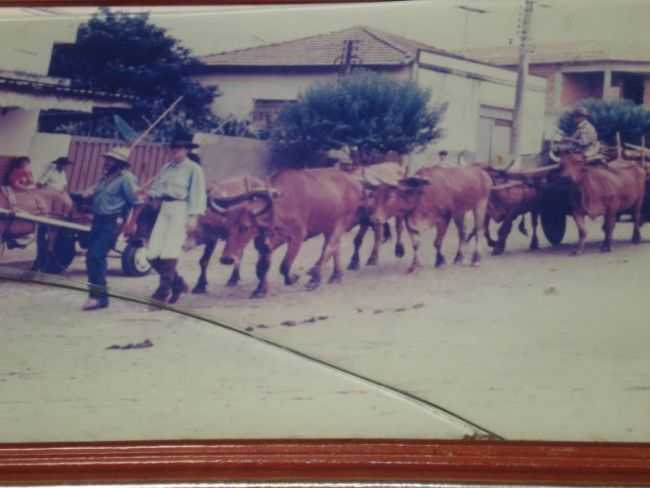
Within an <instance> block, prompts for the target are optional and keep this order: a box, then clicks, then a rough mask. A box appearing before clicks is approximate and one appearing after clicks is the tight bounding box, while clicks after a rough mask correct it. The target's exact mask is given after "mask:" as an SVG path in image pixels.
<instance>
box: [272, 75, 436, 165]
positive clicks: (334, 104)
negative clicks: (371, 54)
mask: <svg viewBox="0 0 650 488" xmlns="http://www.w3.org/2000/svg"><path fill="white" fill-rule="evenodd" d="M430 100H431V92H430V91H429V90H426V89H422V88H420V87H418V86H417V84H415V83H414V82H410V81H396V80H393V79H390V78H387V77H386V76H383V75H380V74H377V73H373V72H369V71H359V72H355V73H353V74H351V75H348V76H345V77H342V78H339V79H338V80H337V81H333V82H327V83H316V84H314V85H312V86H311V87H310V88H308V89H307V90H306V92H305V93H304V94H302V95H301V96H300V97H299V99H298V101H297V102H296V103H293V104H290V105H288V106H287V107H285V108H284V110H283V111H282V112H281V113H280V115H279V117H278V120H277V122H276V125H275V127H274V129H273V130H272V141H273V144H274V147H275V148H276V150H278V151H280V152H282V153H283V154H285V155H290V156H292V158H291V159H292V160H293V161H297V162H303V163H305V164H310V162H311V161H313V158H314V155H315V154H317V153H319V152H322V151H327V150H331V149H338V150H343V151H345V152H346V153H347V154H348V155H349V156H350V158H351V160H352V161H354V162H359V163H362V164H367V163H369V162H372V161H373V158H374V157H375V156H376V155H377V154H385V153H387V152H388V151H395V152H397V153H399V154H406V153H409V152H411V151H413V150H415V149H417V148H421V147H424V146H426V145H427V144H429V143H431V142H433V141H435V140H437V139H438V138H440V137H441V136H442V129H441V128H440V127H439V124H440V122H441V119H442V117H443V116H444V113H445V110H446V105H439V106H434V107H429V102H430Z"/></svg>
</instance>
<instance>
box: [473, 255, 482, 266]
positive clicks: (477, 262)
mask: <svg viewBox="0 0 650 488" xmlns="http://www.w3.org/2000/svg"><path fill="white" fill-rule="evenodd" d="M480 265H481V255H480V254H479V253H477V252H475V253H474V254H473V255H472V266H474V267H478V266H480Z"/></svg>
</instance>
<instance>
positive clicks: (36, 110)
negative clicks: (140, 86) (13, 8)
mask: <svg viewBox="0 0 650 488" xmlns="http://www.w3.org/2000/svg"><path fill="white" fill-rule="evenodd" d="M0 20H1V22H0V175H2V174H3V172H4V167H5V165H6V163H7V161H8V160H9V159H10V158H12V157H15V156H22V155H27V156H29V157H30V158H31V159H32V163H33V166H34V173H35V174H36V175H38V173H39V172H40V171H41V170H42V167H43V166H44V165H45V164H46V163H47V162H48V161H51V160H52V159H54V158H56V157H58V156H64V155H67V154H68V148H69V145H70V137H69V136H66V135H62V134H42V133H39V132H38V120H39V115H40V113H41V111H42V110H53V109H55V110H63V111H70V112H92V110H93V109H94V108H95V107H120V108H128V107H129V100H128V98H125V97H120V96H115V95H112V94H108V93H98V92H91V91H88V90H79V89H75V88H71V87H70V81H69V80H66V79H62V78H53V77H50V76H47V74H48V70H49V66H50V60H51V58H52V50H53V46H54V44H55V43H58V42H74V40H75V38H76V34H77V29H78V21H69V20H66V19H58V18H52V17H49V16H48V17H33V18H29V19H25V18H24V17H20V18H11V17H9V18H3V19H0Z"/></svg>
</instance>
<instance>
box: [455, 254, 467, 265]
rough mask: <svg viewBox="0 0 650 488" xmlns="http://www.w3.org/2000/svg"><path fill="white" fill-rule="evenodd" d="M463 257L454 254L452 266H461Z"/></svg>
mask: <svg viewBox="0 0 650 488" xmlns="http://www.w3.org/2000/svg"><path fill="white" fill-rule="evenodd" d="M464 258H465V257H464V256H463V255H462V254H456V257H455V258H454V264H463V259H464Z"/></svg>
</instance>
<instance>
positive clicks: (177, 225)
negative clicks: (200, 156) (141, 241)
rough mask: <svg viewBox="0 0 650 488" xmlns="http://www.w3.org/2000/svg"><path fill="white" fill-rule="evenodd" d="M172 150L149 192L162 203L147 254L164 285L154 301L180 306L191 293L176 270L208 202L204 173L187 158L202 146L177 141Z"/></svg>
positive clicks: (157, 291)
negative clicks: (184, 245)
mask: <svg viewBox="0 0 650 488" xmlns="http://www.w3.org/2000/svg"><path fill="white" fill-rule="evenodd" d="M170 147H171V150H172V153H171V161H170V162H169V163H167V164H165V165H164V166H163V167H162V168H161V169H160V173H159V174H158V176H157V177H156V179H155V180H154V181H153V183H152V185H151V189H150V190H149V192H148V195H149V197H150V198H153V199H158V200H160V202H161V204H160V212H159V213H158V217H157V218H156V223H155V225H154V228H153V231H152V233H151V238H150V239H149V244H148V250H147V254H148V258H149V261H151V265H152V267H153V268H154V269H155V270H156V271H157V272H158V274H159V275H160V285H159V286H158V289H157V290H156V291H155V292H154V294H153V296H152V297H151V299H152V300H154V301H156V302H163V303H164V302H166V301H167V300H168V299H169V303H176V302H177V301H178V298H179V297H180V295H181V294H182V293H184V292H186V291H187V284H186V283H185V281H184V280H183V278H182V277H181V276H180V275H179V274H178V272H177V271H176V266H177V264H178V258H179V257H180V254H181V248H182V246H183V242H184V241H185V236H186V233H187V232H190V231H192V230H193V229H194V228H195V227H196V225H197V221H198V218H199V216H201V215H203V214H204V213H205V210H206V200H207V196H206V185H205V176H204V174H203V169H202V168H201V166H199V165H198V164H196V163H195V162H193V161H191V160H190V159H189V158H188V157H187V155H188V152H189V151H190V150H191V149H194V148H197V147H199V146H198V145H197V144H194V143H192V141H191V140H190V138H189V137H187V138H176V139H174V140H173V141H172V143H171V144H170ZM170 293H171V297H170Z"/></svg>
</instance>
